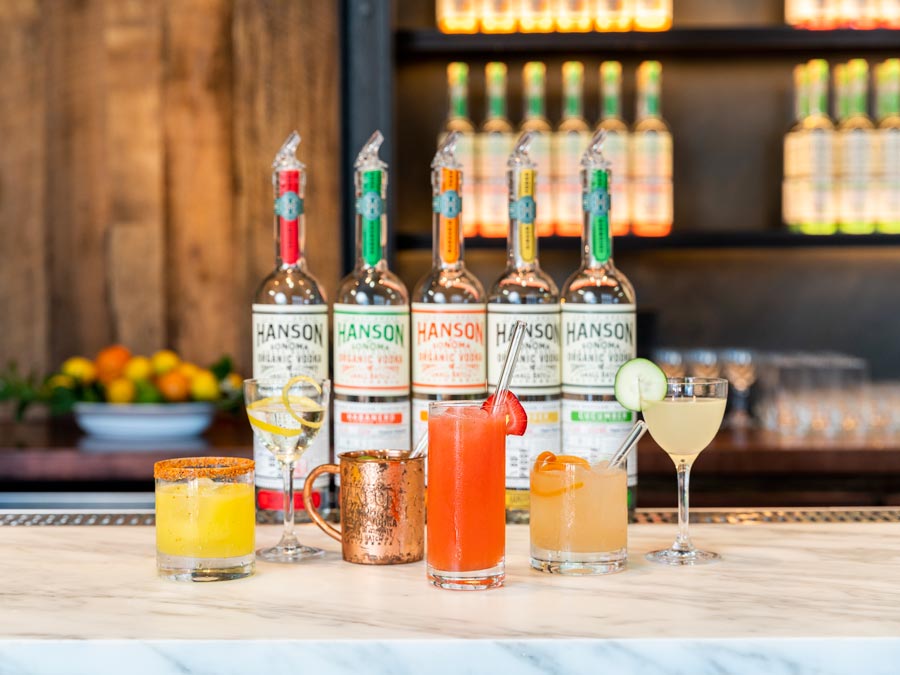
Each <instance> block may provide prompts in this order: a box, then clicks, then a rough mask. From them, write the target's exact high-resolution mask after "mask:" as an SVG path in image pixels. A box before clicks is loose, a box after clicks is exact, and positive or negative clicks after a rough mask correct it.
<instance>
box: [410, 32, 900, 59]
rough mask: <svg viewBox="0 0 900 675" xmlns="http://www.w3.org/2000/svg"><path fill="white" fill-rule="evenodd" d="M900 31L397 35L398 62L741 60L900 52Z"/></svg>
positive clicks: (413, 33)
mask: <svg viewBox="0 0 900 675" xmlns="http://www.w3.org/2000/svg"><path fill="white" fill-rule="evenodd" d="M898 44H900V31H897V30H888V29H878V30H846V29H843V30H830V31H810V30H798V29H795V28H791V27H790V26H759V27H746V28H673V29H672V30H669V31H665V32H661V33H642V32H637V31H632V32H627V33H510V34H488V33H475V34H471V35H461V34H446V33H441V32H440V31H438V30H436V29H427V30H405V31H398V32H397V33H396V34H395V43H394V46H395V55H396V57H397V59H398V61H401V62H402V61H413V60H415V59H417V58H419V57H422V56H435V57H446V58H461V57H463V56H469V57H478V56H483V57H485V58H496V57H497V56H503V57H504V58H509V57H513V56H522V57H529V58H530V57H532V56H533V55H534V54H535V53H538V52H539V53H544V54H574V53H578V54H586V53H597V54H598V55H603V56H604V57H605V56H608V55H612V54H623V55H628V54H632V55H635V56H639V57H641V58H653V57H655V56H663V55H678V56H687V57H691V56H700V57H707V56H710V55H716V56H730V57H741V56H745V55H750V54H752V55H754V56H758V57H767V56H784V55H787V54H790V55H796V56H810V57H813V56H818V57H822V56H824V55H827V54H830V53H845V52H853V53H855V54H861V55H867V54H879V53H888V52H891V53H895V54H896V53H897V51H898V49H900V48H898Z"/></svg>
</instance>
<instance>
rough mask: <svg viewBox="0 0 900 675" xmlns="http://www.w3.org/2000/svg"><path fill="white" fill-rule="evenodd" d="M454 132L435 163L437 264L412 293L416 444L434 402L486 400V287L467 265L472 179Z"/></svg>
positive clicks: (413, 425) (432, 177) (432, 173)
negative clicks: (465, 191) (466, 194)
mask: <svg viewBox="0 0 900 675" xmlns="http://www.w3.org/2000/svg"><path fill="white" fill-rule="evenodd" d="M459 139H460V133H459V132H458V131H451V132H450V133H449V134H447V136H446V138H445V139H444V141H443V143H442V144H441V146H440V147H439V148H438V151H437V154H436V155H435V156H434V161H433V162H432V163H431V168H432V172H431V186H432V207H433V208H432V212H433V213H432V228H433V232H434V235H433V239H434V243H433V247H434V264H433V266H432V268H431V271H430V272H428V274H426V275H425V276H424V277H422V279H420V280H419V283H417V284H416V287H415V289H414V290H413V293H412V331H411V340H412V394H413V397H412V414H413V424H412V428H413V443H415V442H417V441H418V439H419V437H420V436H421V435H422V434H424V433H425V431H426V430H427V429H428V404H429V403H430V402H431V401H450V400H464V399H482V398H484V396H485V391H486V381H485V365H486V364H485V348H484V347H485V345H484V337H485V312H486V309H485V304H484V288H483V287H482V285H481V282H480V281H478V278H477V277H476V276H475V275H474V274H472V273H471V272H470V271H469V270H467V269H466V264H465V261H464V260H463V242H464V237H463V234H462V225H461V216H462V209H463V208H464V207H465V206H466V203H465V200H462V199H461V197H460V195H461V194H462V186H463V184H464V183H465V181H466V180H467V178H468V179H471V177H467V176H466V175H465V174H464V171H463V167H462V164H461V163H460V161H459V159H458V158H457V156H456V145H457V143H458V142H459Z"/></svg>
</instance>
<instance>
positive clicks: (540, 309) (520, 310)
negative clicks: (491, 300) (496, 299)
mask: <svg viewBox="0 0 900 675" xmlns="http://www.w3.org/2000/svg"><path fill="white" fill-rule="evenodd" d="M516 321H523V322H524V323H525V337H524V339H523V340H522V348H521V350H520V351H519V361H518V363H517V364H516V370H515V372H514V373H513V377H512V383H511V385H510V387H511V388H512V390H513V391H514V392H515V393H516V394H521V395H525V396H530V395H541V394H558V393H559V387H560V372H559V351H560V341H559V305H558V304H552V305H500V304H489V305H488V313H487V326H488V348H487V354H488V385H489V386H490V387H496V386H497V382H498V381H499V380H500V371H501V370H502V369H503V359H504V358H506V350H507V348H508V346H509V340H510V338H511V337H512V333H513V328H514V327H515V324H516Z"/></svg>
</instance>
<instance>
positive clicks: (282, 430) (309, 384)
mask: <svg viewBox="0 0 900 675" xmlns="http://www.w3.org/2000/svg"><path fill="white" fill-rule="evenodd" d="M330 396H331V383H330V382H329V381H328V380H315V379H313V378H311V377H308V376H306V375H298V376H296V377H291V378H286V377H282V378H270V379H267V380H260V379H251V380H244V405H245V406H246V409H247V419H248V421H249V422H250V428H251V429H253V437H254V438H255V439H258V440H259V442H260V443H261V444H262V445H263V447H264V448H265V449H266V450H267V451H269V452H271V453H272V455H273V456H274V457H275V459H276V460H278V466H279V467H280V468H281V474H282V477H283V487H282V490H283V494H284V504H283V507H282V511H283V512H284V532H283V534H282V536H281V541H279V542H278V544H276V545H275V546H273V547H271V548H266V549H260V550H259V551H257V555H259V557H260V558H262V559H263V560H267V561H269V562H278V563H297V562H301V561H302V560H306V559H307V558H312V557H315V556H320V555H322V553H324V551H322V550H321V549H318V548H314V547H312V546H304V545H303V544H301V543H300V542H299V541H297V537H296V536H295V535H294V507H293V505H294V488H293V481H292V480H291V477H292V476H293V475H294V466H295V465H296V464H297V463H298V462H300V461H301V458H302V457H303V454H304V453H305V452H306V450H307V449H308V448H309V446H310V444H311V443H312V442H313V440H314V439H315V438H316V436H317V435H318V434H319V433H320V431H321V430H322V429H323V428H327V426H328V423H327V411H328V407H329V403H330ZM304 464H306V466H304V467H303V469H302V473H303V475H304V476H306V475H308V474H309V471H310V469H312V468H313V463H312V462H309V461H307V462H304ZM301 489H302V488H301Z"/></svg>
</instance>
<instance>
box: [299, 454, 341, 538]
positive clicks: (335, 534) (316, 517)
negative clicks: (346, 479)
mask: <svg viewBox="0 0 900 675" xmlns="http://www.w3.org/2000/svg"><path fill="white" fill-rule="evenodd" d="M323 473H333V474H335V475H340V473H341V468H340V467H339V466H338V465H337V464H321V465H319V466H317V467H316V468H315V469H313V470H312V471H310V472H309V475H308V476H307V477H306V482H305V483H304V484H303V505H304V506H306V512H307V513H308V514H309V517H310V518H312V521H313V522H314V523H315V524H316V525H318V526H319V527H320V528H321V529H322V531H323V532H324V533H325V534H327V535H328V536H329V537H331V538H332V539H336V540H337V541H341V531H340V530H339V529H337V528H336V527H333V526H332V525H331V524H330V523H326V522H325V519H324V518H323V517H322V515H321V514H320V513H319V511H318V509H316V505H315V504H314V503H313V499H312V489H313V483H314V482H315V480H316V478H318V477H319V476H321V475H322V474H323Z"/></svg>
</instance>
